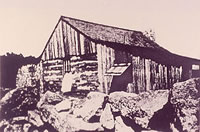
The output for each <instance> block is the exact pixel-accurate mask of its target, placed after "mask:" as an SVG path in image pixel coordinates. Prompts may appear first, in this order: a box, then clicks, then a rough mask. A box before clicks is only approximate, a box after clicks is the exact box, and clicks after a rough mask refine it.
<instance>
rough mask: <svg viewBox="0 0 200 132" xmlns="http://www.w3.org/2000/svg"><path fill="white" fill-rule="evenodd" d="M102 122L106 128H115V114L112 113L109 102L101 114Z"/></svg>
mask: <svg viewBox="0 0 200 132" xmlns="http://www.w3.org/2000/svg"><path fill="white" fill-rule="evenodd" d="M100 123H101V124H102V126H103V127H105V128H106V129H109V130H112V129H113V128H114V125H115V124H114V116H113V114H112V111H111V108H110V104H109V103H107V104H106V107H105V108H104V111H103V112H102V114H101V117H100Z"/></svg>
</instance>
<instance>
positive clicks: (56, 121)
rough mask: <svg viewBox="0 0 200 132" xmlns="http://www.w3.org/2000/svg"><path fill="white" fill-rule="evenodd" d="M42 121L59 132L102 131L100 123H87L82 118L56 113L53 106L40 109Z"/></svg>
mask: <svg viewBox="0 0 200 132" xmlns="http://www.w3.org/2000/svg"><path fill="white" fill-rule="evenodd" d="M40 110H41V112H42V114H41V115H42V120H43V121H44V122H46V123H48V124H51V126H53V127H54V128H55V130H57V131H59V132H66V131H70V132H76V131H81V130H83V131H102V130H104V129H103V128H102V127H101V123H88V122H86V121H84V120H83V119H82V118H77V117H76V116H74V115H72V114H69V113H68V112H58V111H57V110H56V109H55V107H54V106H53V105H43V106H42V107H41V108H40Z"/></svg>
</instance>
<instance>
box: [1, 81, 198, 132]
mask: <svg viewBox="0 0 200 132" xmlns="http://www.w3.org/2000/svg"><path fill="white" fill-rule="evenodd" d="M199 93H200V78H196V79H190V80H188V81H186V82H182V83H177V84H175V85H174V87H173V88H172V89H170V90H156V91H148V92H143V93H140V94H134V93H126V92H113V93H111V94H110V95H106V94H103V93H100V92H90V93H89V94H88V95H87V96H86V97H85V98H79V97H74V96H70V95H67V96H63V95H60V94H58V93H52V92H50V91H47V92H46V93H45V94H44V95H43V96H42V97H41V98H40V100H39V102H38V103H37V107H36V108H35V109H34V110H28V112H27V116H24V117H21V118H19V119H15V118H16V117H14V118H12V119H10V120H2V121H1V123H0V128H1V130H4V131H9V130H21V131H26V130H29V131H30V130H38V131H44V130H46V131H70V132H73V131H74V132H75V131H106V132H107V131H116V132H125V131H126V132H134V131H136V132H138V131H174V132H175V131H188V132H190V131H192V132H196V131H198V130H199V128H198V123H199V119H198V113H199V101H200V94H199ZM17 122H22V123H21V124H20V125H19V123H18V124H17Z"/></svg>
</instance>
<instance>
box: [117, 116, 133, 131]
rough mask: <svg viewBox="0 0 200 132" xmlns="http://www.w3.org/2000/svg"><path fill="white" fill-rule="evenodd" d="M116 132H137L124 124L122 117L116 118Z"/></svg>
mask: <svg viewBox="0 0 200 132" xmlns="http://www.w3.org/2000/svg"><path fill="white" fill-rule="evenodd" d="M115 132H135V131H134V130H133V129H132V128H131V127H129V126H127V125H126V124H124V122H123V120H122V118H121V117H120V116H117V117H116V118H115Z"/></svg>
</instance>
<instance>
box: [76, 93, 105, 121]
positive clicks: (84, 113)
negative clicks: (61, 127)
mask: <svg viewBox="0 0 200 132" xmlns="http://www.w3.org/2000/svg"><path fill="white" fill-rule="evenodd" d="M106 96H107V95H106V94H104V93H100V92H90V93H89V94H88V96H87V98H86V99H85V101H84V102H83V103H82V104H80V105H79V106H78V107H77V108H76V109H74V110H73V114H74V115H75V116H76V117H81V118H83V119H84V120H85V121H88V120H89V119H90V118H91V117H92V116H94V115H95V113H96V112H97V111H98V109H101V108H103V104H104V102H105V97H106Z"/></svg>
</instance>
